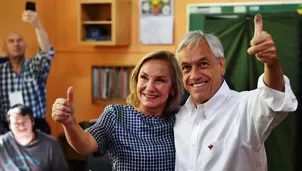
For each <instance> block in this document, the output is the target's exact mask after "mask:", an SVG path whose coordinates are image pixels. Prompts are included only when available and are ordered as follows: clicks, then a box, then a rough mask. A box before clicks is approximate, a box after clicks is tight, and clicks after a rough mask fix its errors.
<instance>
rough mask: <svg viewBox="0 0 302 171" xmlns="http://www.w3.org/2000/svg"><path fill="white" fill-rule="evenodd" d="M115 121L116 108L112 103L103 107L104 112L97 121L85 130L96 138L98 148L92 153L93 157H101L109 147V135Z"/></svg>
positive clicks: (112, 132) (111, 132)
mask: <svg viewBox="0 0 302 171" xmlns="http://www.w3.org/2000/svg"><path fill="white" fill-rule="evenodd" d="M115 123H116V110H115V109H114V107H113V105H108V106H106V107H105V110H104V112H103V113H102V114H101V116H100V117H99V118H98V120H97V122H96V123H95V124H94V125H92V126H91V127H89V128H87V129H86V130H85V131H87V132H89V133H90V134H91V135H92V136H93V137H94V139H95V140H96V142H97V144H98V147H99V150H98V152H96V153H93V155H94V156H95V157H102V156H103V155H104V154H105V153H106V152H107V150H108V149H109V148H110V147H111V146H110V145H112V143H110V137H111V136H112V135H113V134H114V126H115Z"/></svg>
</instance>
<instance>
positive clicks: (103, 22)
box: [83, 21, 112, 25]
mask: <svg viewBox="0 0 302 171" xmlns="http://www.w3.org/2000/svg"><path fill="white" fill-rule="evenodd" d="M111 23H112V22H111V21H83V24H86V25H89V24H91V25H93V24H111Z"/></svg>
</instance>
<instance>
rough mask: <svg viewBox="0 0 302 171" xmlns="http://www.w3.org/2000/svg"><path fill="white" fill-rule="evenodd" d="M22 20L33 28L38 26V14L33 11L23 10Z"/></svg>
mask: <svg viewBox="0 0 302 171" xmlns="http://www.w3.org/2000/svg"><path fill="white" fill-rule="evenodd" d="M22 20H23V21H24V22H27V23H30V24H31V25H32V26H33V27H35V28H36V27H38V26H39V25H40V22H39V19H38V14H37V13H36V12H34V11H30V10H25V11H24V12H23V15H22Z"/></svg>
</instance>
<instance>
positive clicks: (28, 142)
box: [0, 104, 68, 171]
mask: <svg viewBox="0 0 302 171" xmlns="http://www.w3.org/2000/svg"><path fill="white" fill-rule="evenodd" d="M7 120H8V123H9V128H10V130H11V131H9V132H7V133H6V134H3V135H0V159H1V160H0V170H1V171H20V170H30V171H68V164H67V162H66V159H65V156H64V154H63V151H62V149H61V146H60V145H59V143H57V142H56V140H54V139H53V138H52V137H50V136H49V135H47V134H44V133H42V132H40V131H39V130H33V127H34V124H35V123H34V120H33V114H32V110H31V108H29V107H26V106H23V105H20V104H18V105H15V106H13V107H12V108H11V109H10V110H9V111H8V113H7Z"/></svg>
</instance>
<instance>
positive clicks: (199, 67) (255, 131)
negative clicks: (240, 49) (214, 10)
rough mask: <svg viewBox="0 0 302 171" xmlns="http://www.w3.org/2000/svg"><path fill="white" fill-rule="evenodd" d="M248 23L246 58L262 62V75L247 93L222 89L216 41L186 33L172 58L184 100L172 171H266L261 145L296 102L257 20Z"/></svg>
mask: <svg viewBox="0 0 302 171" xmlns="http://www.w3.org/2000/svg"><path fill="white" fill-rule="evenodd" d="M254 22H255V30H254V32H255V34H254V37H253V39H252V40H251V47H250V48H249V49H248V53H249V54H250V55H255V56H256V58H257V60H259V61H261V62H262V63H264V73H263V74H262V75H261V76H260V77H259V80H258V87H257V89H255V90H252V91H244V92H236V91H233V90H230V88H229V87H228V85H227V84H226V82H225V80H224V79H223V76H224V74H225V68H226V66H225V65H226V64H225V58H224V53H223V48H222V45H221V43H220V41H219V39H218V38H217V37H215V36H214V35H212V34H205V33H203V32H201V31H192V32H189V33H187V35H185V37H184V38H183V40H182V41H181V42H180V44H179V46H178V48H177V51H176V57H177V59H178V62H179V65H180V68H181V70H182V75H183V83H184V86H185V88H186V90H187V91H188V92H189V93H190V97H189V98H188V100H187V101H186V103H185V104H184V105H183V106H182V107H181V108H180V110H179V112H178V114H177V115H176V123H175V126H174V134H175V148H176V164H175V170H177V171H190V170H194V171H197V170H198V171H212V170H213V171H245V170H246V171H250V170H253V171H264V170H267V159H266V153H265V148H264V141H265V140H266V139H267V137H268V136H269V134H270V133H271V131H272V129H273V128H274V127H276V126H277V125H278V124H279V123H280V122H281V121H282V120H283V119H284V118H285V117H286V116H287V114H288V112H292V111H295V110H296V109H297V105H298V102H297V99H296V97H295V95H294V94H293V92H292V90H291V87H290V83H289V79H288V78H287V77H286V76H284V75H283V72H282V68H281V66H280V64H279V62H278V58H277V53H276V47H275V43H274V41H273V40H272V37H271V35H270V34H269V33H267V32H265V31H263V30H262V17H261V15H259V14H257V15H256V16H255V19H254Z"/></svg>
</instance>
